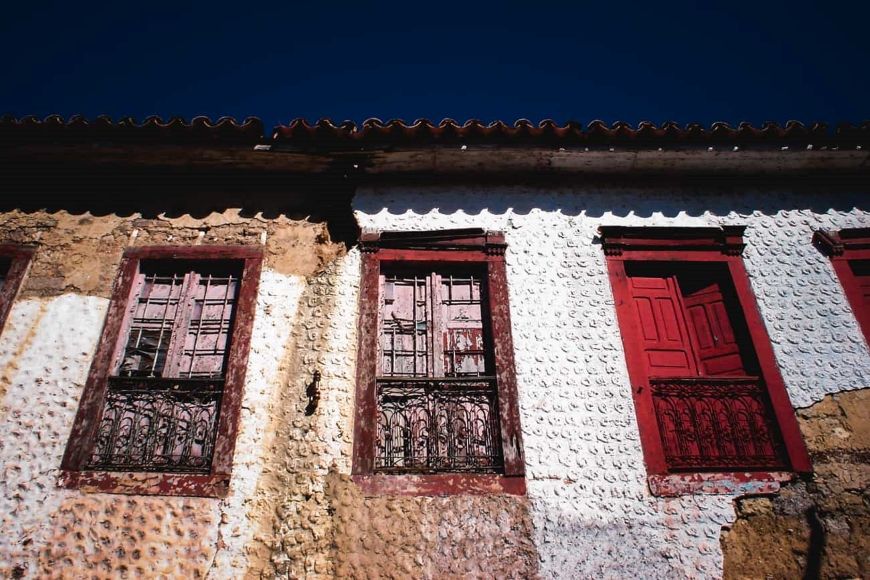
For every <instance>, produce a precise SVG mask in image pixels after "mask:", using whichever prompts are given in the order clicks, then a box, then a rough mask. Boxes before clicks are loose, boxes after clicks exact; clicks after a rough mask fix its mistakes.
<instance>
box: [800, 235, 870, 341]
mask: <svg viewBox="0 0 870 580" xmlns="http://www.w3.org/2000/svg"><path fill="white" fill-rule="evenodd" d="M813 245H814V246H816V248H818V249H819V251H821V252H822V253H823V254H824V255H826V256H828V258H830V260H831V265H832V266H833V267H834V272H835V273H836V274H837V278H838V279H839V280H840V285H841V286H842V287H843V291H844V292H845V294H846V299H847V300H848V301H849V306H851V307H852V312H853V313H854V314H855V319H856V320H857V321H858V325H859V326H860V327H861V332H862V333H863V334H864V340H865V341H866V342H867V344H868V345H870V308H867V307H865V306H864V304H863V299H862V296H861V290H860V288H859V286H858V280H857V279H856V278H855V274H854V273H853V272H852V268H851V267H850V265H849V262H852V261H857V260H870V228H848V229H842V230H839V231H836V232H828V231H825V230H818V231H816V232H815V233H813Z"/></svg>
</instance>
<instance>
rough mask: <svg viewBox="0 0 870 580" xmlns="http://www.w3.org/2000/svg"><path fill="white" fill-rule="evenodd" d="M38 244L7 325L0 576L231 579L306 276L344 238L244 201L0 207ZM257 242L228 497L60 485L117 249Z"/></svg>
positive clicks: (0, 386)
mask: <svg viewBox="0 0 870 580" xmlns="http://www.w3.org/2000/svg"><path fill="white" fill-rule="evenodd" d="M10 242H12V243H26V244H30V245H35V246H36V253H35V256H34V260H33V263H32V265H31V268H30V271H29V272H28V275H27V276H26V277H25V279H24V283H23V285H22V288H21V292H20V294H19V297H18V299H17V301H16V302H15V304H14V306H13V308H12V310H11V312H10V316H9V319H8V320H7V323H6V325H5V328H4V329H3V330H2V333H0V529H2V531H3V533H2V534H0V577H33V578H37V577H98V578H116V577H124V576H125V575H126V576H129V577H179V578H198V577H206V576H212V577H215V578H227V577H237V576H241V575H243V574H244V572H245V570H246V569H247V568H248V549H249V545H250V544H251V543H252V541H253V534H254V531H255V526H254V525H253V520H252V518H253V513H252V512H253V509H254V507H255V506H254V504H253V503H252V501H251V498H252V496H253V492H254V490H255V487H256V485H257V481H258V480H259V478H260V475H261V467H262V464H263V459H262V454H263V452H264V450H265V447H264V446H263V445H262V440H263V439H264V438H265V437H266V434H267V431H268V428H269V426H270V424H271V423H272V422H271V421H270V419H269V417H270V411H271V409H270V407H269V402H270V401H271V400H272V399H273V398H274V396H275V392H276V391H278V390H280V389H282V388H283V386H284V385H283V381H284V380H286V373H283V372H281V371H282V368H281V362H282V355H283V353H284V348H285V345H286V344H287V341H288V340H289V338H290V332H291V329H292V327H293V324H294V322H295V318H296V309H297V306H298V304H299V298H300V296H301V294H302V291H303V288H304V286H305V279H306V277H307V276H310V275H312V274H313V273H315V272H317V271H318V270H320V269H322V268H323V267H324V266H325V264H327V263H329V262H330V261H332V260H333V259H335V258H336V257H337V256H340V255H342V254H343V252H344V250H343V247H342V246H341V245H339V244H334V243H331V242H330V241H329V236H328V233H327V230H326V226H325V225H324V224H322V223H311V222H307V221H304V220H303V221H299V220H294V219H290V218H288V217H285V216H281V215H279V216H275V217H272V218H270V219H265V218H263V217H262V216H260V215H254V216H249V217H244V216H242V215H241V214H240V212H239V211H238V210H232V209H231V210H226V211H223V212H220V213H212V214H210V215H207V216H204V217H202V218H192V217H190V216H188V215H182V216H179V217H174V218H168V217H165V216H160V217H157V218H153V219H143V218H141V217H140V215H138V214H132V215H124V216H119V215H114V214H109V215H100V216H93V215H90V214H82V215H72V214H69V213H67V212H65V211H54V212H50V213H49V212H28V213H24V212H20V211H13V212H8V213H5V214H0V243H10ZM176 244H178V245H196V244H256V245H261V244H264V245H263V246H262V247H263V248H264V252H265V256H266V260H265V264H264V271H263V274H262V277H261V280H260V290H259V295H258V297H257V305H256V314H255V320H254V327H253V336H252V341H251V353H250V359H249V365H248V372H247V377H246V385H245V396H244V399H243V403H242V412H241V416H240V431H239V435H238V438H237V444H236V452H235V457H234V461H233V466H234V471H233V477H232V479H231V482H230V493H229V496H228V497H227V498H226V499H223V500H217V499H206V498H180V497H175V498H173V497H146V496H123V495H113V494H104V493H81V492H78V491H75V490H66V489H60V488H59V487H58V486H57V473H58V467H59V465H60V460H61V456H62V454H63V450H64V447H65V445H66V442H67V438H68V436H69V431H70V428H71V425H72V421H73V417H74V415H75V411H76V409H77V407H78V401H79V398H80V396H81V392H82V388H83V385H84V381H85V378H86V375H87V372H88V369H89V367H90V364H91V359H92V356H93V352H94V349H95V346H96V343H97V340H98V338H99V333H100V330H101V327H102V323H103V318H104V316H105V313H106V310H107V307H108V296H109V294H110V291H111V285H112V282H113V280H114V278H115V275H116V271H117V266H118V263H119V261H120V258H121V254H122V251H123V249H124V248H125V247H127V246H132V245H176Z"/></svg>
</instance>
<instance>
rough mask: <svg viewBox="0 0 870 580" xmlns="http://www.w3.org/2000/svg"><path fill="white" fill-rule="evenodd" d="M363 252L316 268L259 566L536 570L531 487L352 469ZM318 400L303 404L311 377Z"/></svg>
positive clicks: (277, 413) (287, 392) (277, 409)
mask: <svg viewBox="0 0 870 580" xmlns="http://www.w3.org/2000/svg"><path fill="white" fill-rule="evenodd" d="M358 283H359V254H358V252H357V251H352V252H350V254H349V255H348V256H347V257H345V258H343V259H341V260H339V261H337V262H335V263H334V264H333V265H332V266H331V267H330V268H328V269H327V270H326V271H324V272H322V273H321V274H318V275H316V276H313V277H311V278H310V279H309V283H308V285H307V287H306V289H305V292H304V294H303V296H302V299H301V301H300V310H299V316H298V318H297V320H298V323H297V325H296V327H295V328H294V331H293V338H292V340H291V341H290V348H289V349H288V352H287V355H286V358H285V361H286V372H287V377H288V385H287V388H286V389H283V390H281V391H280V392H278V393H277V398H276V400H274V401H273V404H272V406H273V409H274V412H273V414H272V420H273V421H274V422H275V423H274V426H273V428H272V429H271V431H272V432H273V433H274V436H273V439H272V440H271V441H269V442H268V446H269V447H268V449H269V450H268V451H267V452H266V454H265V457H266V464H265V466H264V469H263V476H262V478H261V480H260V483H259V485H258V487H257V494H256V498H255V500H254V501H255V503H256V504H257V505H258V513H259V517H258V530H257V532H256V536H255V537H256V539H257V542H256V543H255V545H254V546H252V550H251V551H252V554H255V557H252V558H251V568H250V570H249V574H250V575H251V576H263V577H272V576H273V575H274V576H278V577H289V578H302V577H305V578H327V577H333V576H338V577H342V578H365V577H390V578H403V577H424V578H439V577H459V576H486V577H492V576H495V577H517V578H529V577H534V576H535V575H536V571H537V555H536V552H535V550H534V546H533V544H532V535H531V519H530V518H529V516H528V504H527V500H526V498H522V497H513V496H492V497H479V496H478V497H471V496H455V497H442V498H427V497H415V498H411V497H365V496H364V495H363V494H362V493H361V491H360V489H359V487H358V486H357V485H356V484H355V483H353V482H352V481H351V479H350V477H349V473H350V458H351V450H352V440H351V435H352V429H353V404H354V392H355V391H354V389H355V355H356V317H357V303H358ZM315 371H319V372H320V373H321V382H320V389H321V399H320V402H319V405H318V407H317V409H316V410H315V411H314V412H313V413H312V414H310V415H307V414H306V406H307V403H308V399H307V398H306V396H305V390H306V387H307V386H308V385H309V384H310V382H311V380H312V376H313V373H314V372H315Z"/></svg>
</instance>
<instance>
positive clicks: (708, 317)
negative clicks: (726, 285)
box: [683, 282, 747, 376]
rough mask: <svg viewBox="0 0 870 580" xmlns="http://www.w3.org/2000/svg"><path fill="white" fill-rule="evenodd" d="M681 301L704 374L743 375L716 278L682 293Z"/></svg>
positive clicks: (740, 360)
mask: <svg viewBox="0 0 870 580" xmlns="http://www.w3.org/2000/svg"><path fill="white" fill-rule="evenodd" d="M683 304H684V305H685V308H686V314H687V317H688V321H689V332H690V333H691V334H692V335H693V338H694V340H695V345H696V352H697V355H698V364H699V366H700V367H701V368H700V371H701V372H700V374H701V375H704V376H746V374H747V373H746V368H745V365H744V363H743V357H742V356H741V354H740V345H739V344H738V342H737V339H736V337H735V333H734V325H733V324H732V323H731V317H730V316H729V313H728V308H727V307H726V304H725V298H724V296H723V293H722V288H721V286H720V283H719V282H714V283H712V284H709V285H706V286H704V287H703V288H700V289H697V290H693V291H691V292H690V293H687V294H684V295H683Z"/></svg>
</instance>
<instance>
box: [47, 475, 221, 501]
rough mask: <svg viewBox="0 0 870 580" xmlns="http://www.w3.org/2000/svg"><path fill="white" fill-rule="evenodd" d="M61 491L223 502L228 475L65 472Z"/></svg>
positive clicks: (61, 482)
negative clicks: (219, 500) (63, 488)
mask: <svg viewBox="0 0 870 580" xmlns="http://www.w3.org/2000/svg"><path fill="white" fill-rule="evenodd" d="M58 483H59V484H60V486H61V487H65V488H67V489H77V490H79V491H82V492H84V493H118V494H126V495H166V496H188V497H211V498H224V497H226V496H227V493H228V492H229V483H230V476H229V475H209V474H192V473H153V472H132V471H68V470H63V471H61V473H60V478H59V482H58Z"/></svg>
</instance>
